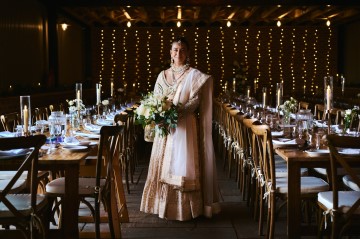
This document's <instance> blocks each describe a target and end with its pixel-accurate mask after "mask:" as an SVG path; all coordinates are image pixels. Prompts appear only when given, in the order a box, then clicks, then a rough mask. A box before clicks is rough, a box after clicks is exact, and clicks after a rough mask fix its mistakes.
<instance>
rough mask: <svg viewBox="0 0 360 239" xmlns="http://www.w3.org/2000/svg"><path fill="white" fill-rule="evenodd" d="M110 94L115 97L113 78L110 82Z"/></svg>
mask: <svg viewBox="0 0 360 239" xmlns="http://www.w3.org/2000/svg"><path fill="white" fill-rule="evenodd" d="M110 96H111V98H114V80H111V82H110Z"/></svg>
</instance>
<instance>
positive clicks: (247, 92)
mask: <svg viewBox="0 0 360 239" xmlns="http://www.w3.org/2000/svg"><path fill="white" fill-rule="evenodd" d="M250 90H251V86H247V87H246V97H247V98H250Z"/></svg>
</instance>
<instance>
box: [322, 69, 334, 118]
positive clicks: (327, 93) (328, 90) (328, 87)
mask: <svg viewBox="0 0 360 239" xmlns="http://www.w3.org/2000/svg"><path fill="white" fill-rule="evenodd" d="M333 92H334V87H333V77H332V76H325V77H324V106H325V110H327V111H329V112H330V110H331V109H332V108H333Z"/></svg>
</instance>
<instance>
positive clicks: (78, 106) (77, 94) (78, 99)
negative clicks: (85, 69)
mask: <svg viewBox="0 0 360 239" xmlns="http://www.w3.org/2000/svg"><path fill="white" fill-rule="evenodd" d="M76 106H77V109H78V110H79V111H80V90H78V91H77V92H76Z"/></svg>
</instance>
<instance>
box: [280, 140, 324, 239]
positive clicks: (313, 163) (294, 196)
mask: <svg viewBox="0 0 360 239" xmlns="http://www.w3.org/2000/svg"><path fill="white" fill-rule="evenodd" d="M274 148H275V152H276V153H277V154H278V155H279V156H280V157H281V158H283V159H284V160H285V161H286V163H287V168H288V182H291V183H289V184H288V198H287V215H289V216H288V217H287V231H288V238H292V239H295V238H300V237H301V232H309V231H308V230H302V229H301V194H300V177H301V175H300V169H301V168H307V167H308V168H314V167H321V168H329V167H330V154H309V153H307V152H304V151H301V150H299V149H296V148H276V146H274ZM290 215H291V216H290Z"/></svg>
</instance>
